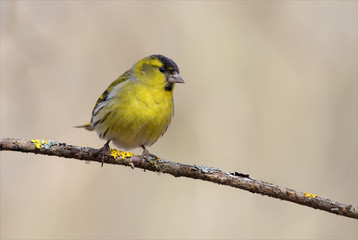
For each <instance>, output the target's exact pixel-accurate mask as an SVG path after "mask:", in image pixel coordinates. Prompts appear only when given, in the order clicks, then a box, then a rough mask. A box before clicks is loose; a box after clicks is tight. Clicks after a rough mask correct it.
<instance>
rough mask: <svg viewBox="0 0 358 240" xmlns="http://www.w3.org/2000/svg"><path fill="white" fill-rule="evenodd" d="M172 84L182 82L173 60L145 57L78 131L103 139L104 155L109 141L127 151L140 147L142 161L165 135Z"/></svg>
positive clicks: (111, 87) (106, 94)
mask: <svg viewBox="0 0 358 240" xmlns="http://www.w3.org/2000/svg"><path fill="white" fill-rule="evenodd" d="M175 83H184V81H183V79H182V78H181V77H180V76H179V68H178V66H177V65H176V63H175V62H174V61H173V60H171V59H170V58H167V57H165V56H163V55H159V54H158V55H151V56H149V57H145V58H143V59H142V60H140V61H138V62H137V63H135V64H134V65H133V66H132V68H131V69H129V70H128V71H126V72H125V73H123V74H122V75H121V76H120V77H119V78H117V79H116V80H115V81H113V82H112V83H111V84H110V85H109V87H108V88H107V89H106V90H105V91H104V92H103V94H102V95H101V96H100V98H99V99H98V100H97V102H96V105H95V106H94V109H93V111H92V118H91V122H90V123H88V124H85V125H82V126H78V127H84V128H85V129H87V130H91V131H92V130H95V131H96V132H97V134H98V135H99V137H100V138H102V139H106V140H107V143H106V144H105V145H104V146H103V148H102V150H104V151H109V142H110V141H112V142H113V143H114V145H116V146H117V147H119V148H122V149H126V150H127V149H132V148H137V147H142V148H143V153H142V155H141V159H144V158H146V157H148V155H149V152H148V150H147V149H146V147H148V146H151V145H152V144H153V143H155V142H156V141H157V140H158V138H159V137H161V136H162V135H163V134H164V133H165V131H166V130H167V128H168V126H169V123H170V121H171V118H172V117H173V114H174V105H173V90H174V84H175ZM153 156H154V155H153ZM102 164H103V163H102Z"/></svg>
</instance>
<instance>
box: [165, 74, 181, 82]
mask: <svg viewBox="0 0 358 240" xmlns="http://www.w3.org/2000/svg"><path fill="white" fill-rule="evenodd" d="M168 82H171V83H184V80H183V79H182V78H181V76H179V74H178V73H177V72H174V73H173V74H171V75H169V77H168Z"/></svg>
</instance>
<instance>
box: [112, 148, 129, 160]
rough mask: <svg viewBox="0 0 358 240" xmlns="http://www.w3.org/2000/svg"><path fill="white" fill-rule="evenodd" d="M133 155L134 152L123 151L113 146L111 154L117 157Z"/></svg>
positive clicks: (123, 157)
mask: <svg viewBox="0 0 358 240" xmlns="http://www.w3.org/2000/svg"><path fill="white" fill-rule="evenodd" d="M132 155H133V153H131V152H123V151H120V150H117V149H113V148H111V156H112V157H113V158H115V159H116V158H117V157H120V158H122V159H125V158H129V157H131V156H132Z"/></svg>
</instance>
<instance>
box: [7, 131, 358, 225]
mask: <svg viewBox="0 0 358 240" xmlns="http://www.w3.org/2000/svg"><path fill="white" fill-rule="evenodd" d="M0 151H19V152H28V153H29V152H30V153H35V154H43V155H52V156H58V157H65V158H74V159H79V160H86V161H96V162H100V163H102V161H104V163H107V164H116V165H124V166H130V167H132V168H141V169H145V170H148V171H153V172H159V173H166V174H170V175H173V176H174V177H188V178H193V179H201V180H203V181H208V182H213V183H217V184H222V185H226V186H230V187H234V188H240V189H242V190H246V191H249V192H252V193H259V194H261V195H266V196H269V197H273V198H278V199H281V200H285V201H289V202H294V203H297V204H301V205H304V206H307V207H311V208H315V209H320V210H323V211H326V212H330V213H334V214H337V215H341V216H345V217H350V218H356V219H358V209H357V207H355V206H352V205H348V204H344V203H339V202H336V201H332V200H329V199H326V198H322V197H319V196H317V195H312V194H309V193H304V192H298V191H295V190H293V189H289V188H286V187H282V186H279V185H275V184H272V183H267V182H263V181H260V180H255V179H252V178H250V177H249V176H248V175H246V174H241V173H237V172H226V171H223V170H220V169H218V168H212V167H206V166H201V165H188V164H182V163H177V162H171V161H168V160H165V159H159V160H153V159H152V160H148V161H141V160H140V158H139V156H137V155H134V154H131V153H126V152H120V151H116V150H112V152H111V155H108V154H103V151H99V150H98V149H93V148H89V147H78V146H72V145H68V144H66V143H60V142H56V141H51V140H25V139H13V138H0ZM114 156H116V157H114Z"/></svg>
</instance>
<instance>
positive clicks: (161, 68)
mask: <svg viewBox="0 0 358 240" xmlns="http://www.w3.org/2000/svg"><path fill="white" fill-rule="evenodd" d="M134 69H135V75H136V79H137V80H138V81H139V82H141V83H143V84H146V85H147V86H152V87H163V88H164V89H165V90H166V91H172V90H173V86H174V84H175V83H184V80H183V79H182V78H181V77H180V75H179V68H178V66H177V65H176V63H175V62H174V61H173V60H171V59H170V58H167V57H165V56H163V55H160V54H156V55H151V56H149V57H145V58H143V59H142V60H140V61H139V62H137V63H136V64H135V65H134Z"/></svg>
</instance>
